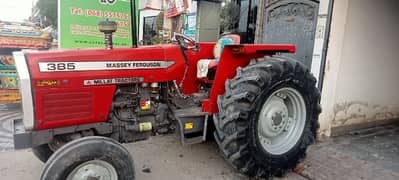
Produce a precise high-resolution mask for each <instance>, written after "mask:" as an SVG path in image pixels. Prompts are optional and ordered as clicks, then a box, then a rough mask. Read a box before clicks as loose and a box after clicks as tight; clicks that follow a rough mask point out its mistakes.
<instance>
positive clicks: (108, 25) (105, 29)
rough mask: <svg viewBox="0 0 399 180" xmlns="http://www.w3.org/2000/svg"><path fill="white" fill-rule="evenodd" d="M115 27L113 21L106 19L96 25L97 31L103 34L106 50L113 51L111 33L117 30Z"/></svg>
mask: <svg viewBox="0 0 399 180" xmlns="http://www.w3.org/2000/svg"><path fill="white" fill-rule="evenodd" d="M117 27H118V26H117V24H116V22H115V21H109V20H108V19H107V20H105V21H101V22H100V23H98V30H99V31H100V32H102V33H104V40H105V48H106V49H108V50H110V49H113V43H112V33H114V32H115V31H116V30H117Z"/></svg>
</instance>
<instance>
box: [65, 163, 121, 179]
mask: <svg viewBox="0 0 399 180" xmlns="http://www.w3.org/2000/svg"><path fill="white" fill-rule="evenodd" d="M88 179H94V180H117V179H118V174H117V173H116V170H115V168H114V167H113V166H112V165H111V164H109V163H108V162H105V161H102V160H92V161H87V162H85V163H83V164H80V165H79V166H78V167H76V168H75V169H73V171H72V172H71V173H70V174H69V175H68V177H67V180H88Z"/></svg>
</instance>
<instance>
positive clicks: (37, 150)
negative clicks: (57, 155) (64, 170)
mask: <svg viewBox="0 0 399 180" xmlns="http://www.w3.org/2000/svg"><path fill="white" fill-rule="evenodd" d="M32 153H33V154H34V155H35V156H36V157H37V158H38V159H39V160H40V161H42V162H43V163H46V162H47V160H48V159H49V158H50V156H51V155H52V154H53V153H54V152H53V151H52V150H51V149H50V147H49V146H48V144H42V145H39V146H36V147H33V148H32Z"/></svg>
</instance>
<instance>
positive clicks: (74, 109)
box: [26, 43, 295, 129]
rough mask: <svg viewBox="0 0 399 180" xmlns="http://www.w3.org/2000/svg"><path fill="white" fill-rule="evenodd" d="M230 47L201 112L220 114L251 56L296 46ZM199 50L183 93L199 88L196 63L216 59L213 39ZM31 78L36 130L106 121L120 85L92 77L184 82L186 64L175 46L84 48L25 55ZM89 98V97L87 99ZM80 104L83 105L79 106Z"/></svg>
mask: <svg viewBox="0 0 399 180" xmlns="http://www.w3.org/2000/svg"><path fill="white" fill-rule="evenodd" d="M241 46H242V45H238V46H237V45H233V46H226V48H224V51H223V53H222V56H221V58H220V61H219V65H218V66H217V73H216V77H215V81H214V85H213V87H212V90H211V95H210V98H209V99H207V100H205V101H204V102H203V111H204V112H208V113H210V114H212V113H215V112H217V105H216V100H217V96H218V95H220V94H223V93H224V82H225V81H226V79H230V78H233V77H234V76H235V73H236V68H237V67H244V66H246V65H247V64H248V63H249V61H250V60H251V59H253V58H260V57H263V56H265V55H272V54H274V53H275V52H277V51H284V52H294V51H295V47H294V46H293V45H245V46H243V47H244V51H240V54H237V52H236V53H235V51H234V48H235V47H241ZM199 47H200V49H199V51H191V50H187V51H186V54H187V57H188V59H189V66H188V69H187V75H186V78H185V80H184V81H183V83H182V89H183V93H184V94H191V93H195V92H198V90H199V87H200V82H201V81H199V80H198V79H197V77H196V73H197V72H196V70H197V62H198V60H200V59H212V58H214V57H213V47H214V43H200V45H199ZM26 56H27V59H28V65H29V69H30V73H31V78H32V86H33V87H32V89H33V97H34V108H35V120H36V122H35V126H36V129H49V128H57V127H65V126H71V125H78V124H84V123H95V122H104V121H106V120H107V118H108V113H109V111H110V107H111V105H112V99H113V95H114V91H115V89H116V85H101V86H84V85H83V81H84V80H89V79H108V78H127V77H143V78H144V82H168V81H172V80H176V81H177V83H178V84H180V82H181V80H182V78H183V74H184V71H185V68H186V65H185V62H184V59H183V55H182V52H181V50H180V47H179V46H177V45H163V46H149V47H140V48H134V49H133V48H125V49H113V50H103V49H89V50H88V49H85V50H68V51H50V52H30V53H27V55H26ZM131 60H139V61H146V60H148V61H153V60H165V61H175V64H174V65H172V66H170V67H169V68H166V69H151V70H101V71H79V72H78V71H75V72H39V65H38V63H39V62H57V61H60V62H63V61H68V62H71V61H72V62H74V61H76V62H78V61H131ZM37 80H60V82H61V85H60V86H58V87H37V86H35V84H36V81H37ZM86 96H87V97H86ZM81 103H84V105H83V104H81Z"/></svg>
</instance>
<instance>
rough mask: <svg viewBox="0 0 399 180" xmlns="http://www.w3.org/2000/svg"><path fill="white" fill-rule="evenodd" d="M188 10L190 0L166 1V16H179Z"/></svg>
mask: <svg viewBox="0 0 399 180" xmlns="http://www.w3.org/2000/svg"><path fill="white" fill-rule="evenodd" d="M187 9H188V0H165V16H166V17H173V16H177V15H179V14H181V13H183V12H185V11H186V10H187Z"/></svg>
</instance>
